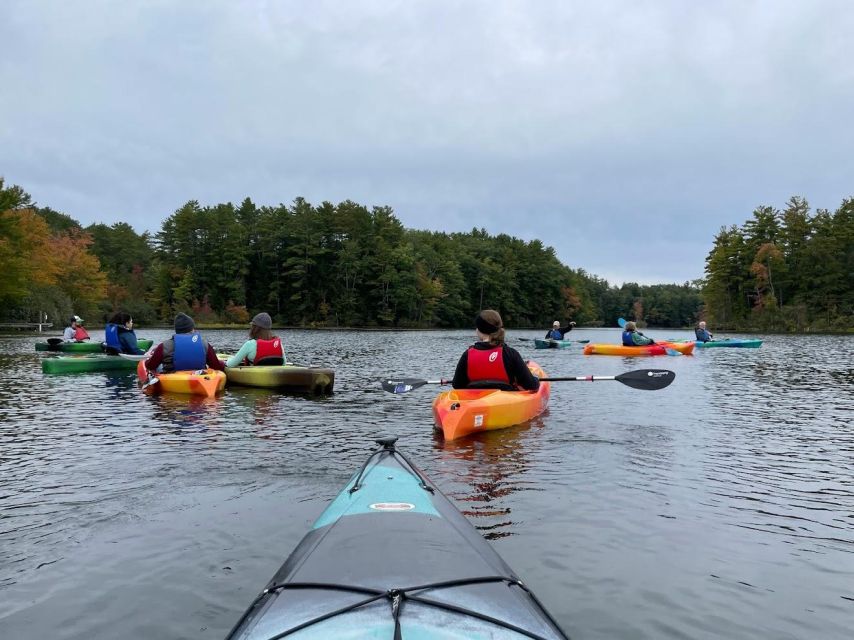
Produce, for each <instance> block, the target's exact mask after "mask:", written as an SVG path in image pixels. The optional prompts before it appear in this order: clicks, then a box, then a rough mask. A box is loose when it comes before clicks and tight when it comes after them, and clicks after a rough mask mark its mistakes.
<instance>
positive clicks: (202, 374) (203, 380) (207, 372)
mask: <svg viewBox="0 0 854 640" xmlns="http://www.w3.org/2000/svg"><path fill="white" fill-rule="evenodd" d="M136 374H137V376H139V381H140V383H142V384H143V388H142V391H143V393H145V394H146V395H155V394H158V393H180V394H185V395H194V396H205V397H208V398H213V397H214V396H215V395H216V394H217V393H219V392H220V391H222V390H223V389H225V373H223V372H222V371H217V370H216V369H200V370H198V371H175V372H173V373H158V374H156V376H157V379H158V380H159V382H156V383H154V384H146V383H147V376H146V372H145V361H144V360H140V361H139V363H137V368H136Z"/></svg>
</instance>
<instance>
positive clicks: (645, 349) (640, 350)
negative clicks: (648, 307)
mask: <svg viewBox="0 0 854 640" xmlns="http://www.w3.org/2000/svg"><path fill="white" fill-rule="evenodd" d="M667 349H673V350H674V351H678V352H679V353H681V354H682V355H686V356H687V355H691V354H692V353H693V352H694V343H693V342H658V343H656V344H650V345H646V346H642V347H624V346H623V345H621V344H599V343H595V342H594V343H592V344H588V345H587V346H586V347H584V355H586V356H666V355H668V353H667Z"/></svg>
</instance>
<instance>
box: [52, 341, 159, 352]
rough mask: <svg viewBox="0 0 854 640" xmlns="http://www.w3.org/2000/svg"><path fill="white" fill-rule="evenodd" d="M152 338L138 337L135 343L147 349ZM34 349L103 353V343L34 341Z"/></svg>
mask: <svg viewBox="0 0 854 640" xmlns="http://www.w3.org/2000/svg"><path fill="white" fill-rule="evenodd" d="M153 342H154V341H153V340H149V339H147V338H140V339H139V340H137V342H136V344H137V346H139V348H140V349H142V350H143V351H148V350H149V349H150V348H151V345H152V344H153ZM36 351H60V352H62V353H103V352H104V345H103V343H101V342H62V343H60V344H57V345H53V344H49V343H47V342H36Z"/></svg>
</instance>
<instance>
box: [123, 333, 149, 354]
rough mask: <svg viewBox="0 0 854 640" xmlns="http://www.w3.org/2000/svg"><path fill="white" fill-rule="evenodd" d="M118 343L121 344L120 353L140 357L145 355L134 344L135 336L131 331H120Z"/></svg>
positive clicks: (135, 343)
mask: <svg viewBox="0 0 854 640" xmlns="http://www.w3.org/2000/svg"><path fill="white" fill-rule="evenodd" d="M119 342H121V344H122V353H132V354H134V355H138V356H140V355H142V354H143V353H145V352H144V351H143V350H142V349H140V348H139V345H138V344H137V342H136V334H135V333H134V332H133V331H122V332H121V333H120V334H119Z"/></svg>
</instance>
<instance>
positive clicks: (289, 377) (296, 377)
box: [225, 364, 335, 395]
mask: <svg viewBox="0 0 854 640" xmlns="http://www.w3.org/2000/svg"><path fill="white" fill-rule="evenodd" d="M225 375H226V377H227V378H228V383H229V384H238V385H242V386H244V387H261V388H264V389H281V390H284V391H295V392H297V393H311V394H314V395H330V394H331V393H332V387H333V386H334V385H335V370H334V369H327V368H325V367H300V366H297V365H291V364H285V365H281V366H272V367H266V366H258V365H254V366H248V367H226V368H225Z"/></svg>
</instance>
